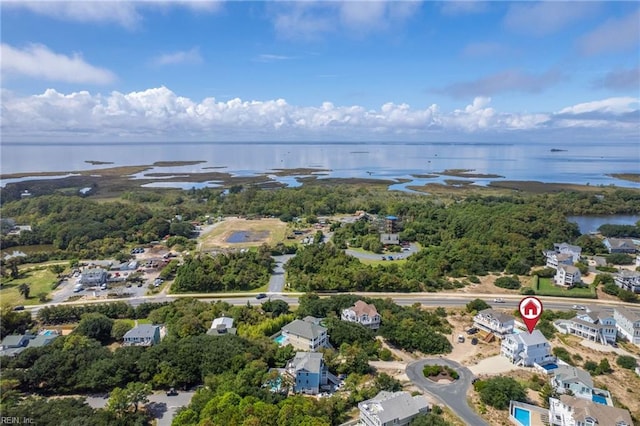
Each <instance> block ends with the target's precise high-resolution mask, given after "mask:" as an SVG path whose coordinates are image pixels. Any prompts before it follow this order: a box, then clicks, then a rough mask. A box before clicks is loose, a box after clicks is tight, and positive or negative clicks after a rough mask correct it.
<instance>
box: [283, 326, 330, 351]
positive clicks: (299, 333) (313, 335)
mask: <svg viewBox="0 0 640 426" xmlns="http://www.w3.org/2000/svg"><path fill="white" fill-rule="evenodd" d="M282 336H283V339H286V341H287V343H289V344H291V346H293V347H294V348H296V349H300V350H304V351H311V352H315V351H317V350H318V349H320V348H323V347H328V346H329V335H328V334H327V329H326V328H325V327H323V326H321V325H320V320H319V319H317V318H313V317H306V318H304V319H303V320H299V319H297V320H294V321H292V322H290V323H289V324H287V325H285V326H284V327H282Z"/></svg>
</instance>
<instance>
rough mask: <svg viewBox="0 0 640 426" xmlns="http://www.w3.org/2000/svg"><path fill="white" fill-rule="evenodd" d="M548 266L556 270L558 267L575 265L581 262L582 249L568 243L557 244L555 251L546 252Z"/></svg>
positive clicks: (554, 247) (544, 252)
mask: <svg viewBox="0 0 640 426" xmlns="http://www.w3.org/2000/svg"><path fill="white" fill-rule="evenodd" d="M543 254H544V255H545V257H546V258H547V266H548V267H550V268H554V269H556V268H557V267H558V265H561V264H562V265H573V264H574V263H576V262H578V261H579V260H580V256H581V254H582V247H580V246H574V245H571V244H567V243H555V244H554V245H553V250H545V251H543Z"/></svg>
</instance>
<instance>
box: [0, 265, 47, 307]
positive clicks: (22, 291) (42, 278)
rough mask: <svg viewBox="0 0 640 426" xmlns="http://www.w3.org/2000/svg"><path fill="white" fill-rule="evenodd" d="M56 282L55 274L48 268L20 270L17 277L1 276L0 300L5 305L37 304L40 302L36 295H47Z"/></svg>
mask: <svg viewBox="0 0 640 426" xmlns="http://www.w3.org/2000/svg"><path fill="white" fill-rule="evenodd" d="M57 282H58V279H57V277H56V274H54V273H53V272H52V271H51V270H50V269H48V268H41V269H30V270H28V271H24V272H22V271H21V272H20V273H19V275H18V277H17V278H2V289H1V290H0V301H2V304H3V305H5V306H16V305H37V304H40V303H42V302H40V300H39V297H36V296H39V295H40V294H41V293H44V294H46V295H48V294H49V293H51V290H52V286H53V284H55V283H57ZM25 286H28V287H27V288H28V291H26V290H27V288H25ZM25 295H26V297H25Z"/></svg>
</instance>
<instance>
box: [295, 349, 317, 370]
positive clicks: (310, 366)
mask: <svg viewBox="0 0 640 426" xmlns="http://www.w3.org/2000/svg"><path fill="white" fill-rule="evenodd" d="M291 366H292V367H293V369H294V370H295V371H298V370H302V369H304V370H307V371H309V372H311V373H320V370H321V369H322V354H321V353H318V352H296V356H295V357H293V360H291Z"/></svg>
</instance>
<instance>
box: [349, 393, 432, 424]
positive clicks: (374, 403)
mask: <svg viewBox="0 0 640 426" xmlns="http://www.w3.org/2000/svg"><path fill="white" fill-rule="evenodd" d="M358 408H359V409H360V424H361V425H365V426H404V425H408V424H409V423H411V421H412V420H413V419H414V418H416V417H417V416H419V415H421V414H426V413H427V412H428V411H429V405H428V404H427V401H426V400H425V399H424V397H423V396H421V395H416V396H413V397H412V396H411V394H410V393H409V392H404V391H402V392H387V391H381V392H380V393H378V394H377V395H376V396H375V397H373V398H371V399H369V400H366V401H362V402H360V403H359V404H358Z"/></svg>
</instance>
